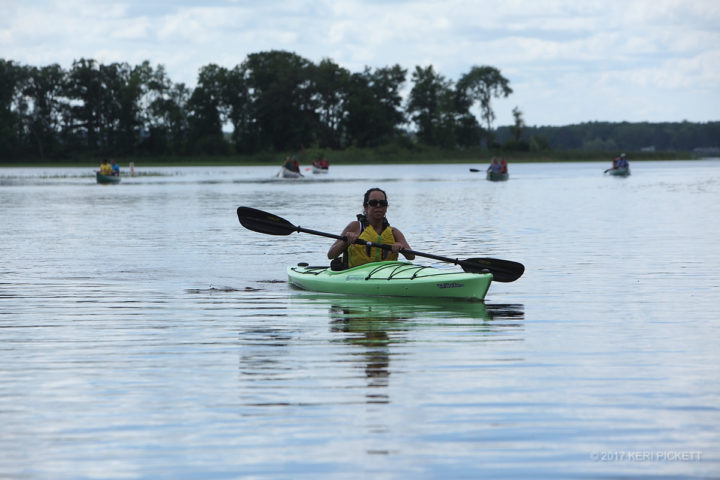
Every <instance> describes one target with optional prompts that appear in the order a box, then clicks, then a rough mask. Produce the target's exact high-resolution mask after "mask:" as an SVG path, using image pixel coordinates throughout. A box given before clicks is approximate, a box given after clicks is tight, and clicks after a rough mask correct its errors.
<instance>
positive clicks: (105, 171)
mask: <svg viewBox="0 0 720 480" xmlns="http://www.w3.org/2000/svg"><path fill="white" fill-rule="evenodd" d="M100 174H101V175H112V166H111V165H110V164H109V163H103V164H102V165H100Z"/></svg>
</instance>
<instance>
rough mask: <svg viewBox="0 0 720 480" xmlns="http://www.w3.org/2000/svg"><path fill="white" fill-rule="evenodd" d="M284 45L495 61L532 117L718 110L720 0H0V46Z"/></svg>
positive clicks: (202, 51) (445, 63)
mask: <svg viewBox="0 0 720 480" xmlns="http://www.w3.org/2000/svg"><path fill="white" fill-rule="evenodd" d="M268 50H287V51H290V52H294V53H296V54H298V55H300V56H302V57H304V58H306V59H307V60H310V61H312V62H314V63H318V62H319V61H320V60H322V59H323V58H329V59H331V60H333V61H334V62H336V63H338V64H339V65H341V66H343V67H345V68H347V69H349V70H350V71H351V72H360V71H362V70H363V68H364V67H365V66H369V67H371V68H379V67H385V66H390V65H395V64H399V65H400V66H402V67H403V68H406V69H407V70H408V75H407V80H408V82H407V84H406V90H407V89H409V88H410V78H411V77H410V74H411V73H412V71H413V70H414V69H415V67H416V66H422V67H426V66H428V65H432V66H433V67H434V68H435V71H436V72H438V73H440V74H442V75H443V76H444V77H446V78H447V79H449V80H453V81H456V80H458V79H459V78H460V76H461V75H462V74H464V73H466V72H468V71H469V70H470V69H471V68H472V67H473V66H476V65H477V66H482V65H489V66H493V67H496V68H498V69H499V70H500V71H501V73H502V74H503V75H504V76H505V77H506V78H507V79H508V80H510V87H511V88H512V89H513V91H514V93H513V94H512V95H510V96H509V97H508V98H507V99H502V100H496V101H494V103H493V108H494V110H495V112H496V115H497V120H496V126H498V125H507V124H510V123H512V109H513V107H515V106H518V107H519V108H520V110H521V111H522V112H523V116H524V118H525V121H526V123H527V124H528V125H567V124H571V123H580V122H587V121H611V122H619V121H629V122H641V121H649V122H676V121H683V120H688V121H691V122H707V121H718V120H720V1H719V0H592V1H583V0H524V1H520V0H502V1H499V0H497V1H491V0H450V1H439V0H427V1H416V0H365V1H361V0H283V1H276V0H252V1H249V0H160V1H154V0H122V1H117V2H110V1H106V0H18V1H15V0H0V58H4V59H6V60H14V61H16V62H19V63H21V64H25V65H32V66H45V65H49V64H52V63H59V64H60V65H61V66H63V67H64V68H69V67H70V66H71V64H72V62H73V60H76V59H80V58H94V59H96V60H98V61H100V62H102V63H112V62H128V63H130V64H131V65H136V64H139V63H141V62H142V61H144V60H149V61H150V62H151V64H152V65H153V66H157V65H159V64H162V65H164V66H165V68H166V70H167V73H168V75H169V77H170V78H171V79H172V80H173V81H174V82H183V83H185V84H186V85H188V86H190V87H192V86H194V85H195V83H196V78H197V73H198V70H199V68H200V67H202V66H204V65H207V64H210V63H216V64H219V65H222V66H225V67H228V68H232V67H234V66H235V65H237V64H239V63H242V62H243V61H244V60H245V58H246V57H247V55H248V54H250V53H257V52H262V51H268Z"/></svg>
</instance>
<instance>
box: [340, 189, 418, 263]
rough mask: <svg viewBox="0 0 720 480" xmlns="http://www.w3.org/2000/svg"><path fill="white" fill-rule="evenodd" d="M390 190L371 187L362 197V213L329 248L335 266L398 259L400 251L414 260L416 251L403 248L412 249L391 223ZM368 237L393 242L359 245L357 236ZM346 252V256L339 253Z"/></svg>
mask: <svg viewBox="0 0 720 480" xmlns="http://www.w3.org/2000/svg"><path fill="white" fill-rule="evenodd" d="M388 206H389V204H388V201H387V194H386V193H385V192H384V191H383V190H381V189H379V188H371V189H370V190H368V191H367V192H365V196H364V197H363V213H362V214H360V215H358V216H357V218H358V219H357V220H355V221H352V222H350V223H349V224H348V225H347V226H346V227H345V229H344V230H343V232H342V234H341V235H342V236H343V237H344V239H339V240H336V241H335V243H333V244H332V246H331V247H330V250H328V258H329V259H331V260H332V259H335V260H334V262H333V264H334V265H333V268H334V269H342V268H350V267H356V266H358V265H363V264H366V263H370V262H381V261H384V260H397V259H398V253H402V254H403V256H404V257H405V258H406V259H408V260H412V259H414V258H415V255H414V254H412V253H409V252H405V251H401V250H410V245H409V244H408V242H407V240H406V239H405V235H403V233H402V232H401V231H400V230H399V229H397V228H395V227H391V226H390V223H389V222H388V220H387V218H385V214H386V213H387V209H388ZM357 239H360V240H365V241H369V242H373V243H381V244H386V245H390V246H391V250H389V251H388V250H385V249H381V248H368V247H366V246H365V245H356V244H355V240H357ZM341 254H343V259H342V260H341V262H342V263H341V264H340V263H338V262H340V259H338V257H339V256H340V255H341Z"/></svg>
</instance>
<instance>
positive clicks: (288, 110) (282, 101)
mask: <svg viewBox="0 0 720 480" xmlns="http://www.w3.org/2000/svg"><path fill="white" fill-rule="evenodd" d="M312 67H313V65H312V63H311V62H309V61H308V60H306V59H304V58H302V57H300V56H299V55H296V54H294V53H291V52H286V51H282V50H272V51H269V52H260V53H253V54H250V55H248V57H247V59H246V60H245V62H244V63H243V64H242V68H243V69H244V71H245V72H246V76H245V80H246V83H247V88H248V95H249V98H250V117H251V118H252V119H253V124H252V127H253V128H252V133H253V135H254V136H255V137H256V142H255V148H256V149H268V148H269V149H276V150H296V149H298V148H302V146H303V145H310V144H312V143H313V138H314V136H313V134H314V132H315V129H316V126H317V124H318V120H317V113H316V105H315V100H314V99H315V92H314V90H313V89H314V85H313V83H312V82H311V81H310V78H311V74H310V70H311V68H312Z"/></svg>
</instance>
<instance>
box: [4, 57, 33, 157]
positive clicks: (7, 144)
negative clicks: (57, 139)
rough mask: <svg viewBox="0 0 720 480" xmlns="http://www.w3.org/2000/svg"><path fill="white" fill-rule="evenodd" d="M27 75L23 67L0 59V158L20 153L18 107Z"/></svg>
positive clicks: (20, 125)
mask: <svg viewBox="0 0 720 480" xmlns="http://www.w3.org/2000/svg"><path fill="white" fill-rule="evenodd" d="M27 75H28V74H27V69H26V68H25V67H23V66H21V65H19V64H17V63H15V62H13V61H12V60H3V59H0V158H11V157H15V156H18V155H19V153H20V148H21V144H22V121H21V117H20V113H19V112H18V105H19V103H20V96H21V92H22V90H23V88H24V86H25V82H26V79H27Z"/></svg>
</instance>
